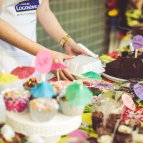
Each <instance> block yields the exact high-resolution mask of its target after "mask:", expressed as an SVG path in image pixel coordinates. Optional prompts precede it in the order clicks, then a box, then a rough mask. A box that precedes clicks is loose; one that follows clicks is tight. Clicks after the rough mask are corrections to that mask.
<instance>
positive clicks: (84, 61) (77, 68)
mask: <svg viewBox="0 0 143 143" xmlns="http://www.w3.org/2000/svg"><path fill="white" fill-rule="evenodd" d="M65 65H66V66H67V67H68V70H69V72H70V73H71V74H72V75H74V76H75V77H76V78H78V79H82V78H84V77H83V76H82V74H83V73H86V72H89V71H93V72H96V73H97V74H101V73H103V72H104V71H105V69H104V68H103V66H102V63H101V61H100V60H99V59H95V58H92V57H89V56H84V55H79V56H77V57H75V58H74V59H71V60H65Z"/></svg>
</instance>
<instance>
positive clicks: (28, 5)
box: [15, 0, 39, 13]
mask: <svg viewBox="0 0 143 143" xmlns="http://www.w3.org/2000/svg"><path fill="white" fill-rule="evenodd" d="M38 6H39V0H26V1H23V2H20V3H18V4H17V5H16V6H15V10H16V12H18V13H19V12H26V11H36V10H37V8H38Z"/></svg>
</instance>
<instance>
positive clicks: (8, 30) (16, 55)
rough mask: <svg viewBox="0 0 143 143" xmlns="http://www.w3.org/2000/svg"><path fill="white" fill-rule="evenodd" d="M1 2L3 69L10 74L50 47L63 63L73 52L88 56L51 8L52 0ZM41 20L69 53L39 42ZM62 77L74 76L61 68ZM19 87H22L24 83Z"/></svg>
mask: <svg viewBox="0 0 143 143" xmlns="http://www.w3.org/2000/svg"><path fill="white" fill-rule="evenodd" d="M1 3H2V4H1ZM0 4H1V5H0V8H1V10H0V11H1V13H0V39H1V40H0V69H4V70H5V72H6V73H10V72H11V71H12V70H13V69H14V68H16V67H17V66H20V65H22V66H32V65H33V63H34V56H33V55H36V54H37V53H38V52H39V51H41V50H48V51H49V52H50V53H51V55H52V57H53V61H55V60H56V59H57V60H58V61H59V62H61V63H63V60H64V59H68V58H72V56H69V55H78V54H86V55H87V53H86V52H85V51H84V50H82V49H81V48H80V47H79V46H78V45H77V44H76V43H75V41H74V40H73V39H72V38H70V37H68V36H67V33H66V32H65V31H64V30H63V29H62V28H61V26H60V24H59V23H58V21H57V19H56V18H55V16H54V14H53V13H52V11H51V10H50V8H49V0H0ZM37 19H38V21H39V23H40V24H41V25H42V27H43V28H44V29H45V31H46V32H47V33H49V34H50V35H51V36H52V37H53V38H54V39H55V40H56V41H57V42H60V44H61V45H62V46H63V47H64V49H65V50H66V52H67V53H68V54H69V55H65V54H62V53H59V52H56V51H52V50H49V49H47V48H45V47H43V46H42V45H39V44H38V43H36V22H37ZM62 42H63V43H62ZM60 77H61V78H62V79H66V80H67V79H70V80H73V79H74V78H73V76H72V75H71V74H70V73H69V72H68V71H67V70H63V71H61V72H60ZM21 82H23V81H21ZM15 86H16V87H17V86H18V87H19V88H22V84H21V85H20V84H15ZM0 87H2V86H0ZM12 87H14V85H13V84H12ZM2 88H3V87H2Z"/></svg>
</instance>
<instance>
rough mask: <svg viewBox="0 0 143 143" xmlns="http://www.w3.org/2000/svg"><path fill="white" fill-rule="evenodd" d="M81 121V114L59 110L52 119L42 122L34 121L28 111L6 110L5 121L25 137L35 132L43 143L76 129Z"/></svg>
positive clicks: (53, 142) (57, 138)
mask: <svg viewBox="0 0 143 143" xmlns="http://www.w3.org/2000/svg"><path fill="white" fill-rule="evenodd" d="M81 122H82V116H81V115H80V116H66V115H64V114H62V113H59V112H58V113H57V114H56V115H55V117H54V118H53V119H52V120H50V121H48V122H44V123H37V122H34V121H33V120H32V119H31V117H30V113H29V112H24V113H14V112H9V111H7V112H6V123H7V124H8V125H10V126H11V127H12V128H13V130H14V131H15V132H17V133H21V134H23V135H25V136H27V137H29V136H31V135H33V134H37V135H39V136H41V137H42V138H43V139H44V140H45V143H56V142H57V141H58V140H59V139H60V138H61V136H62V135H66V134H68V133H70V132H72V131H74V130H76V129H77V128H78V127H79V126H80V124H81Z"/></svg>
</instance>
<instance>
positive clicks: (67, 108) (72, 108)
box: [58, 96, 85, 116]
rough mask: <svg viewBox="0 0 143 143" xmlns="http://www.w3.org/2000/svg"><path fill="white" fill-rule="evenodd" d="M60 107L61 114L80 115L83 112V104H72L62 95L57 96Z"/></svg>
mask: <svg viewBox="0 0 143 143" xmlns="http://www.w3.org/2000/svg"><path fill="white" fill-rule="evenodd" d="M58 101H59V105H60V109H61V111H62V113H63V114H65V115H68V116H77V115H81V114H82V113H83V112H84V108H85V106H82V105H72V104H71V103H70V102H68V101H67V99H66V98H65V97H64V96H63V97H59V98H58Z"/></svg>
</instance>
